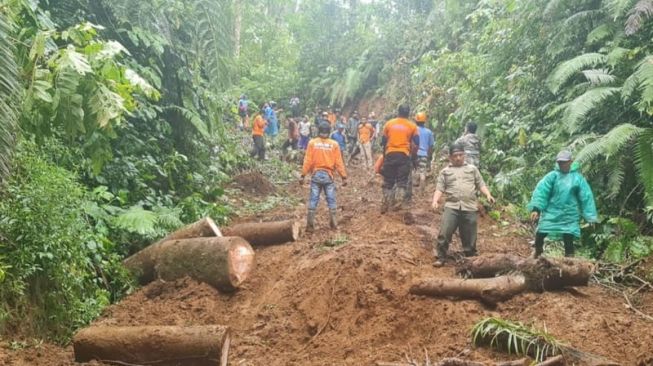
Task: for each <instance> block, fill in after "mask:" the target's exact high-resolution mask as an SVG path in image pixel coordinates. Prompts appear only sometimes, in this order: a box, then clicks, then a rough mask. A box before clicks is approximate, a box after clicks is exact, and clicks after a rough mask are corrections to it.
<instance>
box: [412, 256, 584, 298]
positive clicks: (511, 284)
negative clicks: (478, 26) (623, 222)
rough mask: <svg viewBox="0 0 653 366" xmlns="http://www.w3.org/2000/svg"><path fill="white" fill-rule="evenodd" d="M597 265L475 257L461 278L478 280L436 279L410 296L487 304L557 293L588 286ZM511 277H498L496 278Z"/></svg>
mask: <svg viewBox="0 0 653 366" xmlns="http://www.w3.org/2000/svg"><path fill="white" fill-rule="evenodd" d="M593 270H594V265H593V264H592V263H590V262H587V261H583V260H578V259H572V258H556V259H553V258H545V257H540V258H537V259H532V258H521V257H517V256H511V255H494V256H488V257H475V258H473V259H471V260H467V261H466V262H464V263H463V264H462V265H461V266H459V267H458V269H457V272H458V273H459V274H465V275H467V276H471V277H492V278H476V279H467V280H463V279H459V278H434V279H427V280H422V281H421V282H419V283H417V284H415V285H413V286H412V287H411V288H410V292H411V293H413V294H417V295H427V296H434V297H448V296H451V297H457V298H464V299H478V300H481V301H483V302H487V303H490V304H492V303H496V302H497V301H503V300H507V299H509V298H511V297H513V296H515V295H516V294H518V293H520V292H523V291H526V290H529V291H535V292H542V291H550V290H558V289H562V288H564V287H568V286H587V283H588V281H589V278H590V275H591V274H592V272H593ZM501 273H509V274H508V275H503V276H499V277H493V276H495V275H497V274H501Z"/></svg>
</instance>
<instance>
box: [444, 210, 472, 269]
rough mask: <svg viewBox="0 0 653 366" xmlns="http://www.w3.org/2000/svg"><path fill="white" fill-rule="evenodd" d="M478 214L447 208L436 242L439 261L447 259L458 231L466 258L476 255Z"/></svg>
mask: <svg viewBox="0 0 653 366" xmlns="http://www.w3.org/2000/svg"><path fill="white" fill-rule="evenodd" d="M476 218H477V212H476V211H463V210H455V209H453V208H449V207H445V208H444V212H443V214H442V220H441V221H440V232H439V233H438V238H437V241H436V250H437V252H438V253H437V254H438V259H445V258H446V257H447V251H448V250H449V244H450V243H451V237H452V236H453V233H454V232H456V229H458V233H459V234H460V241H461V242H462V244H463V252H465V256H468V257H469V256H474V255H476V229H477V220H476Z"/></svg>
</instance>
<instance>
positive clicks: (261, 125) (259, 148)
mask: <svg viewBox="0 0 653 366" xmlns="http://www.w3.org/2000/svg"><path fill="white" fill-rule="evenodd" d="M263 113H264V111H263V109H261V112H260V113H259V114H257V115H256V117H254V123H253V125H252V139H253V140H254V149H253V150H252V152H251V154H250V155H251V156H252V157H255V156H256V157H258V160H265V138H264V137H263V136H264V134H265V127H266V126H267V121H266V120H265V119H264V118H263V115H262V114H263Z"/></svg>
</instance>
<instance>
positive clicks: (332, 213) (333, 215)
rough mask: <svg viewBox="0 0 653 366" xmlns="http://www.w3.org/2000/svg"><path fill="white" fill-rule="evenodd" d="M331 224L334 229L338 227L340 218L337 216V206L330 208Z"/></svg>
mask: <svg viewBox="0 0 653 366" xmlns="http://www.w3.org/2000/svg"><path fill="white" fill-rule="evenodd" d="M329 226H331V228H332V229H337V228H338V219H337V218H336V209H335V208H332V209H329Z"/></svg>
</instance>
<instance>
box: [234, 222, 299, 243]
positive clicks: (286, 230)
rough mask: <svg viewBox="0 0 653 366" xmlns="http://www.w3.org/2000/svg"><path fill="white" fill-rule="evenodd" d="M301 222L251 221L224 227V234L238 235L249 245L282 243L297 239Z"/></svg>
mask: <svg viewBox="0 0 653 366" xmlns="http://www.w3.org/2000/svg"><path fill="white" fill-rule="evenodd" d="M300 227H301V224H300V223H299V222H298V221H293V220H286V221H273V222H252V223H244V224H238V225H234V226H230V227H228V228H225V229H224V235H226V236H240V237H241V238H244V239H245V240H247V241H248V242H249V243H250V244H251V245H253V246H257V245H274V244H283V243H287V242H291V241H296V240H297V239H299V229H300Z"/></svg>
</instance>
